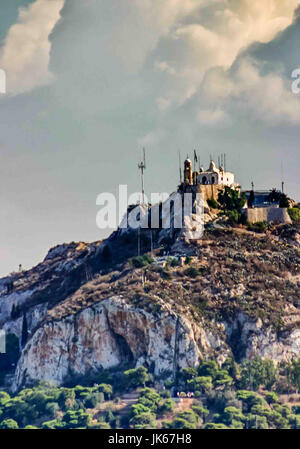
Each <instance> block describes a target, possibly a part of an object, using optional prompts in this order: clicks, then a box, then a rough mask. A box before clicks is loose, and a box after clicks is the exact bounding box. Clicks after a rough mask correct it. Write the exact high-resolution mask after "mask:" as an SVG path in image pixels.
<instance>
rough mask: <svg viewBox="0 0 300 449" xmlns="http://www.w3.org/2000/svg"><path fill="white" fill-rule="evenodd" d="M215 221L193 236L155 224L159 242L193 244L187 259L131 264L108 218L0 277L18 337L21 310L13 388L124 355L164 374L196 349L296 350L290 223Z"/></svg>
mask: <svg viewBox="0 0 300 449" xmlns="http://www.w3.org/2000/svg"><path fill="white" fill-rule="evenodd" d="M226 226H227V225H226V222H219V223H217V222H214V223H212V224H211V225H210V226H209V227H207V228H206V234H205V235H204V237H203V239H202V240H201V242H198V243H197V242H193V244H189V243H188V241H187V239H186V238H185V237H184V235H183V233H181V235H180V236H178V235H177V237H176V235H175V238H174V239H173V237H174V236H172V235H171V234H170V235H166V232H167V231H165V230H160V231H159V232H158V236H157V237H158V238H161V236H163V238H162V240H165V241H168V242H169V243H168V246H167V247H163V248H162V250H163V251H162V252H165V251H166V248H168V251H170V253H171V254H175V253H176V254H177V255H178V254H180V255H184V256H187V255H190V256H192V255H193V257H190V258H189V259H190V261H191V262H190V263H191V266H188V265H186V260H185V257H184V258H182V259H183V264H181V265H180V264H177V265H176V264H175V265H174V266H172V265H171V264H170V266H168V267H159V266H157V264H155V263H153V264H152V265H151V264H150V265H147V266H142V267H141V268H135V267H134V266H133V265H134V264H132V263H128V258H129V257H132V255H136V234H133V231H132V230H131V231H122V230H118V231H116V232H115V233H114V234H113V235H112V236H111V237H109V238H108V239H107V240H106V241H105V242H103V243H101V242H95V243H93V244H85V243H82V242H81V243H79V244H78V243H71V244H69V245H61V246H58V247H55V248H53V249H52V250H50V251H49V253H48V255H47V256H46V258H45V259H44V261H43V262H42V263H41V264H39V265H38V266H36V267H34V268H33V269H31V270H29V271H28V272H21V273H18V274H13V275H12V276H11V277H7V278H5V279H4V280H0V328H3V329H4V330H5V331H6V333H13V334H15V335H16V336H17V337H18V338H19V339H20V337H21V334H22V325H23V319H24V315H26V319H27V327H28V341H27V344H26V346H25V347H24V348H22V352H21V356H20V359H19V361H18V364H17V367H16V370H15V373H14V381H13V389H14V390H16V389H18V388H20V387H21V386H23V385H26V384H30V383H31V382H32V381H40V380H53V381H55V382H57V383H63V382H64V381H65V380H66V379H67V378H68V377H70V376H82V375H86V374H91V373H93V372H98V371H99V370H102V369H110V368H117V367H122V366H123V365H124V364H126V365H127V366H128V364H129V365H131V366H139V365H146V366H148V367H149V368H150V370H151V371H152V372H153V373H154V374H155V375H156V376H158V377H159V376H162V377H169V378H172V379H175V378H176V373H177V372H178V370H179V369H181V368H183V367H186V366H195V365H197V364H198V363H199V361H200V359H215V360H217V361H218V362H219V363H220V364H221V363H222V362H223V361H224V360H226V358H228V357H231V356H232V355H233V356H234V357H235V359H236V360H238V361H241V360H243V359H244V358H245V357H250V358H252V357H254V356H255V355H259V356H260V357H263V358H270V359H272V360H273V361H274V362H275V363H278V362H280V361H282V360H285V361H287V360H291V359H292V358H295V357H299V356H300V312H299V308H300V304H299V294H300V258H299V247H298V236H299V228H297V227H291V226H288V225H282V226H281V227H278V228H276V229H274V232H273V231H272V232H273V233H271V232H270V233H269V234H263V235H254V234H253V233H251V232H248V231H247V230H246V229H239V228H238V229H229V228H228V227H226ZM175 234H176V233H175ZM131 237H133V238H131ZM142 243H143V242H142ZM148 243H149V242H147V240H145V242H144V247H143V246H142V248H145V251H146V248H147V245H148ZM150 248H151V246H150ZM158 251H160V250H157V253H156V252H155V250H154V251H153V253H154V254H153V255H154V256H156V255H158V254H159V252H158ZM188 267H189V268H193V269H194V272H193V269H192V270H188V269H187V268H188ZM191 271H192V272H191ZM195 273H196V274H195ZM194 275H195V276H196V277H194ZM11 279H13V280H14V290H13V291H9V292H7V289H6V287H5V286H6V284H7V282H11ZM13 306H14V307H13ZM10 374H11V373H10Z"/></svg>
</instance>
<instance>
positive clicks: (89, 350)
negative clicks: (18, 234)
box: [13, 296, 300, 390]
mask: <svg viewBox="0 0 300 449" xmlns="http://www.w3.org/2000/svg"><path fill="white" fill-rule="evenodd" d="M298 318H299V317H298ZM232 354H234V355H235V356H236V358H239V357H240V356H241V355H242V354H243V355H244V356H246V357H249V358H251V357H254V356H256V355H258V356H260V357H262V358H270V359H272V360H273V361H274V362H275V363H278V362H280V361H282V360H284V361H288V360H291V359H292V358H294V357H299V355H300V329H299V328H296V329H295V330H293V331H292V332H290V333H286V334H285V335H283V336H282V338H278V335H277V334H276V332H275V331H274V329H272V328H270V327H269V328H266V327H265V326H264V325H263V323H262V321H261V320H260V319H258V320H251V319H250V318H249V317H248V316H247V315H245V314H243V313H240V314H238V316H236V318H235V319H234V320H233V321H231V322H230V323H229V322H224V323H215V322H210V323H209V326H207V323H205V322H203V323H198V324H196V323H194V322H192V321H190V320H189V319H188V318H186V317H185V316H183V315H178V314H176V313H174V312H173V311H172V310H171V309H170V307H169V306H167V305H166V304H164V305H162V308H161V309H160V311H159V312H158V313H149V312H147V311H145V310H143V309H141V308H137V307H136V306H133V305H132V304H129V303H128V302H127V301H126V300H125V299H124V298H122V297H119V296H115V297H111V298H109V299H106V300H104V301H102V302H100V303H98V304H96V305H94V306H92V307H88V308H86V309H84V310H82V311H81V312H80V313H78V314H76V315H70V316H67V317H65V318H63V319H61V320H59V321H51V322H46V323H45V324H44V325H43V326H41V327H40V328H38V330H37V331H36V333H35V334H34V335H33V337H32V338H31V339H30V340H29V342H28V343H27V345H26V347H25V349H24V350H23V352H22V356H21V358H20V360H19V363H18V365H17V369H16V373H15V378H14V383H13V390H17V389H18V388H20V387H21V386H23V385H26V384H30V383H31V382H32V381H40V380H48V381H49V380H51V381H55V382H57V383H58V384H60V383H62V382H63V381H64V380H65V379H66V378H68V377H69V376H72V375H76V376H78V375H85V374H87V373H91V372H97V371H99V370H100V369H109V368H113V367H117V366H119V365H120V364H122V363H124V362H126V363H128V362H131V363H132V364H133V365H134V366H140V365H147V366H151V367H152V368H153V371H154V374H155V375H156V376H160V375H165V376H167V377H169V378H174V377H175V374H176V372H177V371H178V369H181V368H184V367H192V366H197V364H198V363H199V361H200V360H201V359H209V358H214V359H216V360H217V361H218V362H219V363H220V364H221V363H223V362H224V361H225V360H226V359H227V358H228V357H229V356H231V355H232Z"/></svg>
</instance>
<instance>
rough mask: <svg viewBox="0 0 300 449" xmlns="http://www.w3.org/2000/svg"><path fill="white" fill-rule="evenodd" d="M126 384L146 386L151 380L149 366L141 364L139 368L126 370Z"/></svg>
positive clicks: (131, 386)
mask: <svg viewBox="0 0 300 449" xmlns="http://www.w3.org/2000/svg"><path fill="white" fill-rule="evenodd" d="M124 379H125V384H126V386H127V387H128V388H136V387H140V386H143V387H144V386H145V384H146V382H147V381H148V380H149V374H148V370H147V368H145V367H144V366H139V367H138V368H134V369H129V370H127V371H124Z"/></svg>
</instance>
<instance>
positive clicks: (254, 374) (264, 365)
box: [240, 357, 277, 391]
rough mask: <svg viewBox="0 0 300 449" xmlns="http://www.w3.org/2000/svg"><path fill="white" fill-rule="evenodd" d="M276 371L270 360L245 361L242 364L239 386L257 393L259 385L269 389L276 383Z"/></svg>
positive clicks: (257, 358)
mask: <svg viewBox="0 0 300 449" xmlns="http://www.w3.org/2000/svg"><path fill="white" fill-rule="evenodd" d="M276 379H277V370H276V367H275V365H274V363H273V361H272V360H262V359H260V358H259V357H256V358H255V359H254V360H245V361H244V362H243V363H242V370H241V379H240V385H241V387H242V388H251V389H252V390H255V391H257V390H258V389H259V387H260V386H261V385H263V386H265V387H267V388H271V387H272V385H274V383H275V382H276Z"/></svg>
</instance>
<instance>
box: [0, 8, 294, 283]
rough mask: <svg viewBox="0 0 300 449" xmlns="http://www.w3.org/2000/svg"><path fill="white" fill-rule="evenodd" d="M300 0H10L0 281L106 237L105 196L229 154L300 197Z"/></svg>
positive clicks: (246, 172)
mask: <svg viewBox="0 0 300 449" xmlns="http://www.w3.org/2000/svg"><path fill="white" fill-rule="evenodd" d="M299 5H300V0H264V1H263V2H262V1H261V0H9V1H3V0H2V2H1V16H0V69H2V70H5V72H6V76H7V92H6V94H5V95H4V94H2V95H1V96H0V155H1V165H0V170H1V176H0V202H1V208H0V226H1V233H0V275H5V274H7V273H9V272H11V271H13V270H17V269H18V265H19V264H22V265H23V267H24V268H30V267H31V266H33V265H35V264H37V263H38V262H39V261H41V260H42V259H43V258H44V257H45V255H46V253H47V251H48V249H49V248H50V247H53V246H54V245H56V244H60V243H63V242H70V241H94V240H98V239H101V238H104V237H105V236H107V234H108V231H103V230H99V229H98V228H97V226H96V214H97V212H98V210H99V206H97V205H96V198H97V196H98V194H100V193H102V192H112V193H117V191H118V186H119V184H127V185H128V191H129V192H135V191H138V190H140V188H141V187H140V176H139V172H138V168H137V163H138V162H139V160H140V158H141V149H142V147H143V146H145V147H146V152H147V168H146V172H145V186H146V193H148V194H149V193H150V192H169V193H171V192H172V191H174V190H175V189H176V186H177V185H178V182H179V170H178V151H179V150H180V152H181V154H182V159H183V158H184V157H185V156H186V154H189V155H190V156H192V153H193V150H194V149H196V150H197V152H198V154H199V156H200V159H201V164H202V165H204V166H208V163H209V157H210V154H212V155H213V157H214V158H215V159H216V160H217V158H218V155H219V154H221V153H226V154H227V168H228V169H229V170H230V171H233V172H234V173H235V176H236V179H237V181H238V182H239V183H240V184H241V186H242V187H243V188H245V189H249V188H250V186H251V182H252V181H253V182H254V185H255V188H257V189H271V188H273V187H278V188H279V187H280V185H281V164H282V165H283V174H284V180H285V189H286V192H287V193H288V194H289V196H291V197H293V198H295V199H296V200H297V201H299V200H300V192H299V165H300V164H299V162H300V152H299V142H300V128H299V125H300V95H296V94H294V93H293V92H292V89H291V85H292V78H291V74H292V71H293V70H295V69H297V68H300V58H299V54H300V47H299V42H300V39H299V38H300V6H299Z"/></svg>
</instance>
